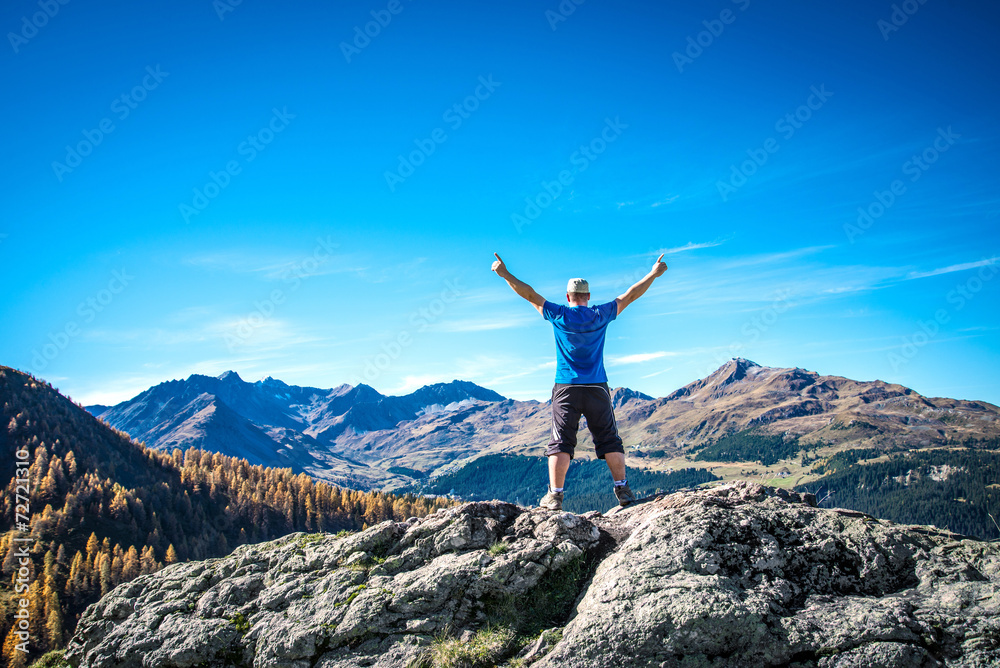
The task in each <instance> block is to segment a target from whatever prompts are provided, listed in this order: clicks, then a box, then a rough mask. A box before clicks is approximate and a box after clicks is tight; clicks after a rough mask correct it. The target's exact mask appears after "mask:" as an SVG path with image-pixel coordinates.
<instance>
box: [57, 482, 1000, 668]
mask: <svg viewBox="0 0 1000 668" xmlns="http://www.w3.org/2000/svg"><path fill="white" fill-rule="evenodd" d="M814 503H815V502H814V499H813V498H812V497H811V495H798V494H795V493H789V492H787V491H785V490H781V489H774V488H767V487H763V486H760V485H757V484H754V483H735V484H731V485H727V486H723V487H718V488H714V489H707V490H696V491H686V492H679V493H675V494H672V495H669V496H662V497H658V498H656V499H654V500H651V501H649V502H646V503H642V504H639V505H636V506H633V507H630V508H627V509H615V510H614V511H611V512H609V513H608V514H607V515H604V516H602V515H600V514H598V513H587V514H585V515H574V514H571V513H558V512H556V513H553V512H549V511H546V510H543V509H540V508H531V509H526V508H522V507H518V506H514V505H511V504H506V503H501V502H488V503H469V504H465V505H463V506H459V507H456V508H451V509H448V510H443V511H440V512H438V513H437V514H435V515H432V516H429V517H426V518H423V519H421V520H416V519H411V520H409V521H408V522H384V523H382V524H379V525H376V526H374V527H371V528H369V529H367V530H365V531H363V532H361V533H358V534H353V535H349V536H334V535H327V534H294V535H292V536H289V537H286V538H283V539H280V540H277V541H272V542H269V543H261V544H257V545H245V546H241V547H239V548H237V549H236V550H234V551H233V553H232V554H230V555H229V556H227V557H224V558H221V559H212V560H208V561H203V562H188V563H181V564H175V565H173V566H170V567H168V568H165V569H163V570H162V571H160V572H158V573H155V574H151V575H146V576H141V577H139V578H137V579H136V580H133V581H131V582H129V583H127V584H124V585H121V586H119V587H118V588H116V589H114V590H113V591H112V592H110V593H109V594H108V595H107V596H105V597H104V598H103V599H101V601H100V602H98V603H96V604H94V605H93V606H91V607H90V608H88V610H87V611H86V613H85V614H84V615H83V618H82V619H81V621H80V623H79V625H78V627H77V632H76V635H75V636H74V638H73V639H72V641H71V643H70V646H69V651H68V654H67V658H68V659H69V660H70V662H71V663H72V664H73V665H74V666H82V667H87V668H96V667H101V668H111V667H113V666H114V667H123V668H124V667H132V666H136V667H138V666H143V667H148V668H152V667H157V668H159V667H163V668H166V667H177V668H180V667H188V666H260V667H263V666H289V667H292V666H294V667H296V668H299V667H301V668H306V667H311V666H317V667H320V668H347V667H353V666H376V667H379V668H389V667H390V666H393V667H395V666H412V667H418V666H419V667H433V666H462V665H466V666H472V665H477V666H492V665H501V666H508V667H509V668H515V667H524V666H532V667H533V668H543V667H555V666H571V667H580V668H590V667H593V668H597V667H601V668H604V667H606V666H658V667H663V668H665V667H673V666H677V667H681V666H684V667H687V666H712V667H718V668H721V667H724V666H725V667H728V666H732V667H734V668H735V667H737V666H789V667H792V666H795V667H798V668H806V667H812V666H815V667H817V668H819V667H822V668H848V667H853V666H858V667H860V666H872V665H879V666H885V667H886V668H902V667H904V666H906V667H910V666H922V667H929V666H955V667H958V666H961V667H972V666H987V665H997V663H998V662H1000V615H998V613H1000V592H998V586H1000V545H998V544H996V543H986V542H979V541H974V540H970V539H967V538H964V537H962V536H959V535H956V534H952V533H949V532H946V531H942V530H939V529H936V528H934V527H921V526H903V525H895V524H892V523H890V522H887V521H883V520H876V519H874V518H871V517H869V516H867V515H864V514H862V513H858V512H854V511H848V510H842V509H824V508H817V507H815V505H814Z"/></svg>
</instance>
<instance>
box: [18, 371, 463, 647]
mask: <svg viewBox="0 0 1000 668" xmlns="http://www.w3.org/2000/svg"><path fill="white" fill-rule="evenodd" d="M215 408H217V406H215V405H211V404H206V405H205V406H204V407H203V408H201V411H210V410H214V409H215ZM0 410H2V414H0V425H2V427H0V446H3V448H4V449H3V452H5V453H6V455H7V456H6V457H4V458H3V459H2V460H0V474H2V476H3V478H2V482H3V484H4V494H3V497H2V498H0V513H2V516H0V560H2V561H0V572H2V575H3V577H2V578H0V609H2V610H3V616H2V617H0V638H5V639H6V640H7V641H10V640H13V639H15V638H16V636H11V632H12V631H13V630H14V627H13V619H14V618H13V615H14V613H15V612H16V611H17V608H18V603H19V602H20V601H21V600H25V601H27V602H28V614H29V616H30V620H31V621H30V629H29V631H30V634H31V643H30V645H31V649H32V651H33V652H36V651H38V652H40V651H43V650H45V649H51V648H56V647H61V646H62V645H63V644H64V640H65V638H64V636H63V632H64V631H66V632H72V629H73V627H74V626H75V624H76V619H77V616H78V615H79V613H80V612H82V610H83V609H84V607H85V606H86V605H87V604H89V603H91V602H93V601H95V600H96V599H97V598H98V597H99V596H100V595H101V594H103V593H106V592H107V591H109V590H110V589H111V588H112V587H114V586H115V585H117V584H118V583H120V582H127V581H129V580H131V579H133V578H135V577H137V576H139V575H141V574H146V573H151V572H153V571H155V570H157V569H159V568H161V567H162V566H163V565H164V564H165V563H172V562H174V561H184V560H187V559H192V558H194V559H203V558H207V557H214V556H221V555H224V554H226V553H228V552H229V550H230V548H231V547H232V546H235V545H238V544H242V543H247V542H255V541H261V540H269V539H272V538H276V537H279V536H283V535H285V534H287V533H289V532H292V531H303V530H308V531H316V530H325V531H339V530H342V529H346V530H357V529H361V528H363V527H364V525H365V524H374V523H377V522H379V521H382V520H384V519H386V518H388V517H394V518H396V519H404V518H406V517H410V516H411V515H413V516H416V515H423V514H426V513H427V512H428V511H431V510H434V509H436V508H438V507H440V506H442V505H444V503H443V502H442V501H440V500H437V501H434V500H425V499H417V498H415V497H412V496H411V497H394V496H391V495H386V494H382V493H362V492H355V491H349V490H340V489H337V488H333V487H330V486H329V485H326V484H322V483H315V482H314V481H313V480H312V479H311V478H309V477H308V476H306V475H294V474H292V473H291V472H290V471H288V470H287V469H280V470H279V469H274V468H265V467H262V466H252V465H250V464H248V463H247V462H245V461H243V460H237V459H234V458H231V457H226V456H224V455H221V454H218V453H210V452H202V451H200V450H194V449H191V450H188V451H186V452H185V453H183V454H181V453H179V452H178V453H176V454H174V455H168V454H164V453H160V452H157V451H155V450H152V449H149V448H146V447H144V446H142V445H141V444H139V443H137V442H135V441H132V440H130V439H129V438H128V436H127V435H126V434H124V433H122V432H119V431H115V430H113V429H111V428H109V427H108V425H106V424H105V423H103V422H101V421H99V420H97V419H95V418H94V417H93V416H92V415H90V414H89V413H87V412H86V411H85V410H83V408H81V407H79V406H77V405H76V404H74V403H73V402H72V401H70V400H69V399H67V398H66V397H64V396H62V395H60V394H59V393H58V392H57V391H55V390H54V389H52V387H51V386H50V385H48V384H47V383H44V382H42V381H38V380H36V379H35V378H33V377H31V376H28V375H27V374H23V373H21V372H19V371H16V370H14V369H11V368H8V367H3V366H0ZM196 413H197V412H196ZM196 413H193V414H192V415H194V414H196ZM222 423H223V422H222V421H219V422H216V423H215V424H222ZM15 461H23V462H26V463H27V464H29V466H28V469H27V481H26V482H25V481H24V480H23V479H21V482H18V481H19V478H17V477H15V466H14V463H15ZM21 470H22V471H23V470H24V469H21ZM22 478H23V477H22ZM25 488H27V491H25ZM15 506H17V507H16V508H15ZM15 510H16V511H17V513H20V515H21V516H22V517H16V516H15ZM15 520H16V521H17V524H15ZM22 547H24V548H25V549H27V552H28V553H27V561H28V563H27V564H25V563H23V562H22V561H21V559H22V556H23V555H22V553H21V552H20V549H21V548H22ZM21 567H24V569H25V572H26V573H27V574H28V576H27V580H28V582H30V586H29V588H28V590H27V591H26V592H15V591H14V587H15V582H16V580H17V577H18V573H19V572H20V568H21ZM7 641H4V643H3V647H4V651H5V652H8V650H10V651H13V649H12V648H13V644H10V643H9V642H7ZM10 658H11V656H10V655H9V653H8V656H5V659H10ZM21 658H24V657H21Z"/></svg>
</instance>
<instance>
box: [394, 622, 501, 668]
mask: <svg viewBox="0 0 1000 668" xmlns="http://www.w3.org/2000/svg"><path fill="white" fill-rule="evenodd" d="M516 642H517V632H516V631H515V630H514V629H513V628H512V627H509V626H486V627H484V628H481V629H479V631H477V632H476V633H475V635H473V636H472V638H470V639H469V640H467V641H463V640H461V639H459V638H455V637H454V636H452V635H451V633H450V631H449V630H448V629H446V630H445V632H444V633H442V634H441V635H439V636H437V637H436V638H434V641H433V642H432V643H431V645H430V647H428V648H427V650H426V651H425V652H423V653H422V654H421V655H420V656H419V657H417V658H416V659H414V660H412V661H411V662H410V663H409V664H408V666H407V668H488V667H492V666H496V665H497V663H499V662H500V661H501V660H502V659H503V658H504V657H505V656H507V655H509V654H510V653H511V650H512V649H513V648H514V647H515V644H516Z"/></svg>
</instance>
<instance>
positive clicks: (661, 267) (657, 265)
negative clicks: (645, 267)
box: [650, 253, 667, 276]
mask: <svg viewBox="0 0 1000 668" xmlns="http://www.w3.org/2000/svg"><path fill="white" fill-rule="evenodd" d="M663 256H664V253H660V257H658V258H656V262H654V263H653V269H652V271H651V272H650V273H652V274H653V276H662V275H663V273H664V272H665V271H666V270H667V264H666V262H662V261H661V260H663Z"/></svg>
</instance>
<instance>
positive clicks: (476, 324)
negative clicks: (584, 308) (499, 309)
mask: <svg viewBox="0 0 1000 668" xmlns="http://www.w3.org/2000/svg"><path fill="white" fill-rule="evenodd" d="M540 319H541V318H540V317H539V316H538V315H537V313H536V314H535V316H534V317H529V316H527V315H519V316H513V317H509V318H504V319H502V320H457V321H447V322H442V323H439V324H434V325H431V326H430V327H429V329H432V330H434V331H437V332H458V333H464V332H488V331H492V330H495V329H513V328H515V327H526V326H528V325H534V324H538V321H539V320H540Z"/></svg>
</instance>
